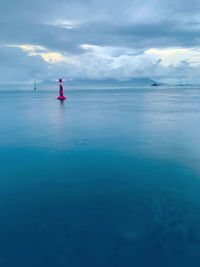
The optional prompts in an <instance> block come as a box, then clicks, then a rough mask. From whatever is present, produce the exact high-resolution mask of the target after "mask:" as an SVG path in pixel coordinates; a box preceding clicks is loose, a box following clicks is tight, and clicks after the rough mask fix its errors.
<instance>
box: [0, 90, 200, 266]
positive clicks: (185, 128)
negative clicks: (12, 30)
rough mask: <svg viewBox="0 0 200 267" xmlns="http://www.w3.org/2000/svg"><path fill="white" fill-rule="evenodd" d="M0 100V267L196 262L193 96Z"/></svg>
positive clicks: (196, 100) (198, 194)
mask: <svg viewBox="0 0 200 267" xmlns="http://www.w3.org/2000/svg"><path fill="white" fill-rule="evenodd" d="M65 95H66V96H67V97H68V99H67V100H66V101H65V102H64V103H60V102H59V101H57V100H56V97H57V91H55V92H52V91H39V90H38V91H36V92H29V91H17V90H16V91H14V90H13V91H4V90H2V91H1V92H0V122H1V127H0V152H1V153H0V164H1V168H0V214H1V217H0V266H2V267H10V266H12V267H13V266H20V267H27V266H28V267H35V266H48V267H51V266H53V267H55V266H57V267H61V266H69V267H90V266H91V267H94V266H95V267H99V266H106V267H107V266H108V267H121V266H123V267H129V266H131V267H132V266H137V267H140V266H145V267H146V266H154V267H157V266H158V267H161V266H162V267H165V266H166V267H168V266H170V267H173V266H176V267H179V266H180V267H185V266H199V262H200V254H199V251H200V164H199V162H200V141H199V133H200V89H198V88H155V89H154V88H148V89H147V88H146V89H145V88H140V89H137V88H135V89H132V90H131V89H118V90H77V91H70V90H69V91H67V90H65Z"/></svg>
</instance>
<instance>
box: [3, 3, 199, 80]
mask: <svg viewBox="0 0 200 267" xmlns="http://www.w3.org/2000/svg"><path fill="white" fill-rule="evenodd" d="M199 13H200V3H199V1H196V0H192V1H180V0H175V1H172V0H169V1H167V0H165V1H158V0H149V1H147V0H144V1H143V2H142V3H141V1H139V0H136V1H131V0H124V1H120V0H115V1H114V0H110V1H106V0H103V1H99V0H93V1H92V0H85V1H82V0H78V1H77V0H75V1H72V0H70V1H66V0H65V1H64V0H61V1H55V0H50V1H47V0H43V1H39V0H35V1H25V0H13V1H12V3H11V2H9V1H2V2H1V10H0V23H1V27H0V48H1V47H4V46H6V45H15V44H18V45H22V44H30V45H41V46H44V47H45V48H47V49H49V51H54V52H59V53H69V54H70V55H82V54H84V53H87V51H86V50H84V49H82V48H81V46H80V45H81V44H90V45H97V46H108V47H118V48H120V47H122V48H130V49H135V50H137V51H138V53H142V52H143V51H144V50H147V49H150V48H168V47H187V48H192V47H198V46H199V38H200V19H199ZM64 21H75V22H76V23H77V24H76V25H75V26H74V28H73V27H72V28H71V29H66V28H64V27H63V25H62V23H61V22H64ZM59 23H60V25H59ZM11 50H12V49H11V48H10V49H8V48H7V49H5V48H1V51H0V53H1V63H0V64H1V66H0V68H1V76H3V75H4V67H5V64H6V65H7V67H6V68H7V69H9V67H10V69H12V68H13V65H14V66H15V65H16V64H17V62H18V64H19V66H18V68H19V69H21V73H22V74H23V73H24V77H26V79H29V78H30V77H31V75H32V76H33V75H34V71H35V72H36V73H37V70H39V71H38V72H39V73H41V70H42V73H43V74H44V75H45V73H47V71H48V64H47V63H46V62H44V61H43V60H42V59H41V58H39V57H30V56H27V55H26V54H25V53H23V52H22V51H19V50H18V49H17V48H15V49H14V48H13V50H12V52H11ZM122 53H123V52H122ZM29 62H30V64H31V66H29V67H28V64H29ZM99 64H101V62H99ZM33 66H34V67H33ZM27 67H28V68H30V72H29V73H28V71H27ZM65 68H66V70H67V69H68V66H67V64H65ZM91 69H92V68H91ZM54 71H55V72H57V71H58V72H59V71H60V67H58V66H57V70H56V67H55V66H54ZM73 71H76V69H75V68H74V70H73ZM80 75H82V74H80ZM87 75H88V76H89V74H87ZM177 75H178V74H177ZM19 76H20V75H19ZM22 76H23V75H22ZM74 76H77V75H76V74H75V75H74ZM91 76H92V75H91ZM0 79H1V77H0ZM1 81H2V80H1Z"/></svg>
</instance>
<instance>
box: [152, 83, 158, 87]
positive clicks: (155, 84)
mask: <svg viewBox="0 0 200 267" xmlns="http://www.w3.org/2000/svg"><path fill="white" fill-rule="evenodd" d="M151 86H160V84H157V83H152V84H151Z"/></svg>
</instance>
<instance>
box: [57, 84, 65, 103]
mask: <svg viewBox="0 0 200 267" xmlns="http://www.w3.org/2000/svg"><path fill="white" fill-rule="evenodd" d="M59 83H60V95H59V96H58V97H57V99H59V100H65V99H66V97H65V96H64V95H63V86H62V79H59Z"/></svg>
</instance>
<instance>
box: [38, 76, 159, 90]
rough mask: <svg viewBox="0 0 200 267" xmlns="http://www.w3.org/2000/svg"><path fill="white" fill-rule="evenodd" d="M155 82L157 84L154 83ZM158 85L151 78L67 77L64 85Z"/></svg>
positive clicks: (48, 82) (46, 82) (121, 86)
mask: <svg viewBox="0 0 200 267" xmlns="http://www.w3.org/2000/svg"><path fill="white" fill-rule="evenodd" d="M63 78H64V77H63ZM56 83H57V82H56V81H44V82H43V84H56ZM153 84H155V85H153ZM151 85H152V86H158V85H161V84H160V83H159V82H157V81H154V80H152V79H150V78H132V79H126V80H117V79H102V80H100V79H69V80H68V79H66V80H65V82H64V86H67V87H71V88H88V89H89V88H91V89H92V88H99V89H101V88H131V87H135V86H151Z"/></svg>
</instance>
